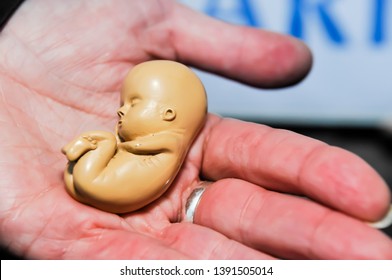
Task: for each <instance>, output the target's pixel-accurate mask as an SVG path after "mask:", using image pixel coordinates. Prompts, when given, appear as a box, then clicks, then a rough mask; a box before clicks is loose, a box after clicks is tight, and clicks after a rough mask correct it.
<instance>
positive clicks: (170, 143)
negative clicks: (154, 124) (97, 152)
mask: <svg viewBox="0 0 392 280" xmlns="http://www.w3.org/2000/svg"><path fill="white" fill-rule="evenodd" d="M178 145H179V135H178V134H176V133H171V132H161V133H158V134H154V135H149V136H143V137H139V138H137V139H135V140H132V141H128V142H123V143H120V144H119V148H120V149H124V150H126V151H128V152H130V153H133V154H140V155H147V154H158V153H163V152H170V151H174V150H175V149H176V147H177V146H178Z"/></svg>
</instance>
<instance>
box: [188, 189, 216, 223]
mask: <svg viewBox="0 0 392 280" xmlns="http://www.w3.org/2000/svg"><path fill="white" fill-rule="evenodd" d="M209 184H210V183H208V182H202V183H201V184H200V187H198V188H196V189H194V190H193V191H192V193H191V194H190V195H189V197H188V199H187V201H186V204H185V218H184V221H185V222H189V223H193V219H194V216H195V212H196V208H197V206H198V205H199V202H200V200H201V197H202V195H203V193H204V191H205V190H206V188H207V186H208V185H209Z"/></svg>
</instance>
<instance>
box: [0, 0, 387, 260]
mask: <svg viewBox="0 0 392 280" xmlns="http://www.w3.org/2000/svg"><path fill="white" fill-rule="evenodd" d="M206 26H208V29H206V28H205V27H206ZM224 30H227V31H224ZM238 38H242V39H241V40H239V39H238ZM245 43H246V45H247V46H245V45H244V44H245ZM258 45H260V46H261V47H259V48H258V49H257V51H255V50H254V47H255V46H258ZM227 46H230V48H227ZM252 49H253V51H251V50H252ZM223 50H224V51H225V53H223ZM0 53H1V54H4V57H2V59H1V61H0V92H1V95H2V98H1V99H0V108H1V110H0V120H1V131H2V132H1V135H0V142H1V147H0V154H1V155H2V156H1V160H0V176H1V178H2V179H1V182H0V197H1V206H0V222H1V243H2V244H3V245H4V246H6V247H8V248H9V249H10V250H12V251H15V252H17V253H18V254H20V255H23V256H25V257H28V258H153V259H157V258H177V259H178V258H237V259H238V258H269V257H270V256H275V257H285V258H290V257H301V258H336V257H354V258H355V257H391V255H390V253H388V252H392V250H390V249H391V248H392V245H391V241H390V240H389V239H388V238H387V237H385V236H383V235H382V234H381V233H379V232H377V231H376V230H373V229H371V228H369V227H367V226H366V225H364V224H363V223H362V222H360V221H358V220H356V219H355V218H359V219H363V220H374V219H377V218H379V217H380V216H381V215H382V214H383V213H384V212H385V209H386V206H387V204H388V202H389V194H388V192H387V187H386V186H385V184H384V183H383V182H382V180H381V178H379V177H378V175H377V174H376V173H375V172H374V171H372V170H371V169H370V168H369V167H368V166H367V165H366V164H365V163H364V162H362V161H361V160H359V159H358V158H356V157H355V156H353V155H351V154H349V153H346V152H344V151H341V150H338V149H336V148H331V147H328V146H327V145H325V144H323V143H320V142H318V141H315V140H312V139H308V138H305V137H302V136H299V135H296V134H294V133H290V132H287V131H280V130H273V129H271V128H268V127H264V126H259V125H254V124H249V123H242V122H239V121H234V120H222V119H220V118H218V117H216V116H212V115H211V116H209V119H208V121H207V124H206V126H205V128H204V130H203V131H202V132H201V134H200V135H199V137H198V138H197V139H196V141H195V143H194V145H193V147H192V149H191V150H190V152H189V154H188V157H187V160H186V162H185V165H184V167H183V168H182V170H181V171H180V174H179V175H178V177H177V179H176V180H175V182H174V183H173V185H172V186H171V187H170V189H169V190H168V192H167V193H166V194H165V195H164V196H163V197H161V198H160V199H158V200H157V201H155V202H154V203H152V204H151V205H149V206H148V207H145V208H143V209H142V210H140V211H137V212H135V213H131V214H127V215H123V216H118V215H114V214H109V213H105V212H102V211H100V210H97V209H95V208H92V207H89V206H86V205H83V204H80V203H78V202H76V201H75V200H73V199H72V198H71V197H70V196H69V195H68V194H67V193H66V191H65V188H64V182H63V179H62V173H63V170H64V167H65V164H66V159H65V157H64V156H63V155H62V154H61V152H60V151H61V147H62V146H63V145H64V144H66V143H67V142H68V141H69V140H71V139H72V138H73V137H74V136H76V135H78V134H80V133H81V132H83V131H86V130H93V129H103V130H108V131H113V129H114V125H115V122H116V117H115V112H116V109H117V108H118V104H119V94H118V93H119V90H120V87H121V83H122V79H123V78H124V76H125V74H126V73H127V72H128V71H129V69H131V68H132V66H133V65H135V64H137V63H140V62H142V61H146V60H150V59H160V58H161V59H172V60H179V61H181V62H184V63H188V64H190V65H194V66H198V67H200V68H203V69H205V70H209V71H213V72H215V73H218V74H222V75H225V76H228V77H233V78H236V79H238V80H240V81H242V82H246V83H249V84H252V85H257V86H265V87H276V86H284V85H288V84H292V83H295V82H296V81H298V80H299V79H301V77H303V76H304V75H305V74H306V72H307V71H308V69H309V66H310V56H309V53H308V51H307V49H306V48H305V47H304V46H303V45H301V44H300V43H298V42H296V41H294V40H292V39H290V38H287V37H283V36H279V35H275V34H272V33H267V32H263V31H256V30H251V29H247V28H240V27H235V26H231V27H229V26H226V25H225V24H223V23H219V22H215V21H213V20H211V19H208V18H206V17H204V16H202V15H199V14H196V13H194V12H192V11H190V10H187V9H186V8H184V7H182V6H179V5H178V4H176V3H175V2H172V1H125V0H123V1H121V0H119V1H99V0H96V1H67V2H64V1H45V0H36V1H26V2H25V3H24V4H23V5H22V6H21V7H20V9H19V10H18V11H17V13H16V14H15V15H14V16H13V18H12V19H11V21H10V22H9V23H8V24H7V26H6V28H5V29H4V30H3V32H2V34H1V37H0ZM266 58H268V59H266ZM264 61H266V62H264ZM240 141H241V142H240ZM238 143H241V144H238ZM245 145H247V146H245ZM278 148H279V149H278ZM269 151H273V152H271V153H270V152H269ZM294 152H295V153H296V154H295V156H294ZM258 156H260V160H255V159H254V157H258ZM250 159H252V161H251V160H250ZM280 162H281V163H280ZM339 165H340V166H350V167H351V169H349V170H348V169H347V170H344V171H341V172H337V171H336V170H338V168H339ZM321 167H323V168H321ZM277 170H279V172H277ZM333 174H334V175H333ZM353 175H355V176H356V178H357V180H355V181H354V182H353V181H351V182H346V181H345V180H346V179H347V178H348V177H350V176H353ZM200 177H202V178H203V179H205V180H211V181H214V182H215V183H214V184H213V185H212V187H211V188H210V189H209V190H208V191H206V193H205V197H204V196H203V200H202V202H201V204H200V206H199V207H200V211H199V210H198V213H197V215H196V217H195V223H197V224H199V225H197V224H191V223H184V222H182V220H183V211H184V204H185V202H186V199H187V197H188V196H189V194H190V193H191V191H192V190H193V189H194V188H195V187H197V185H198V183H199V180H200V179H199V178H200ZM227 178H233V179H227ZM234 178H236V179H234ZM350 178H351V177H350ZM343 182H344V183H343ZM318 184H323V186H321V185H318ZM260 186H262V187H264V188H262V187H260ZM370 186H372V187H373V189H371V187H370ZM267 189H269V190H267ZM273 190H277V191H279V192H288V193H296V194H302V195H307V196H309V197H312V198H313V199H315V200H317V201H321V202H322V203H323V204H325V205H329V206H330V207H331V208H334V209H336V210H338V211H333V210H330V209H329V208H325V207H324V206H321V205H319V204H316V203H314V202H311V201H309V200H303V199H300V198H297V197H294V196H290V195H283V194H279V193H274V192H273ZM336 197H338V199H336ZM266 201H269V202H270V204H269V205H268V206H267V205H265V204H266ZM267 204H268V203H267ZM258 206H260V207H258ZM259 208H260V209H263V211H266V212H265V213H267V211H270V212H271V214H270V217H269V220H266V218H265V217H264V216H265V215H266V214H265V213H264V214H262V215H261V213H260V211H261V210H260V209H259ZM233 209H238V210H233ZM267 209H269V210H267ZM285 209H286V210H285ZM287 209H290V211H287ZM224 210H225V211H224ZM229 210H230V211H231V212H230V211H229ZM219 211H221V212H222V213H219ZM344 213H345V214H344ZM237 216H238V219H235V218H236V217H237ZM244 217H245V218H244ZM330 217H331V218H330ZM332 217H333V219H332ZM353 217H355V218H353ZM230 218H232V220H231V219H230ZM248 218H249V220H248ZM274 218H279V219H281V222H280V224H275V225H274V226H273V230H274V234H272V232H268V230H265V229H262V228H260V227H257V228H255V225H254V224H253V225H252V224H251V223H259V224H260V225H262V224H263V223H271V220H272V219H274ZM263 219H264V220H263ZM293 219H294V220H295V222H294V223H293V221H292V220H293ZM298 219H300V220H301V221H298ZM229 220H231V221H229ZM290 221H291V222H290ZM336 221H337V222H336ZM298 223H299V224H300V225H301V227H300V228H301V229H297V227H294V224H296V225H298ZM330 225H335V226H336V225H338V226H339V229H337V230H335V232H331V230H327V228H329V226H330ZM336 227H337V226H336ZM294 228H296V229H294ZM353 228H354V229H355V228H357V229H358V230H357V231H356V232H357V234H356V235H355V234H354V237H353V236H351V239H350V241H349V244H350V246H352V247H355V246H356V245H357V244H361V243H362V242H363V241H364V240H371V242H369V245H367V246H366V248H365V249H363V248H361V249H355V250H354V249H353V250H351V251H348V250H344V249H339V248H332V250H329V251H328V250H327V249H328V248H330V246H331V244H332V243H331V242H330V243H328V242H325V241H323V240H324V237H325V238H326V237H328V238H331V237H332V238H335V239H336V242H343V241H346V240H345V237H344V236H342V233H343V232H344V231H347V230H352V229H353ZM287 230H290V231H293V233H292V235H293V236H294V237H293V238H292V240H290V239H289V240H287V238H284V236H283V233H285V232H286V231H287ZM250 232H252V234H253V235H252V234H250ZM346 239H347V237H346ZM388 250H389V251H388ZM388 254H389V255H388Z"/></svg>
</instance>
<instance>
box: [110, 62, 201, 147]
mask: <svg viewBox="0 0 392 280" xmlns="http://www.w3.org/2000/svg"><path fill="white" fill-rule="evenodd" d="M206 112H207V99H206V94H205V90H204V87H203V85H202V83H201V81H200V80H199V78H198V77H197V76H196V75H195V74H194V73H193V72H192V71H191V70H190V69H189V68H188V67H186V66H185V65H183V64H181V63H177V62H174V61H167V60H156V61H149V62H144V63H141V64H138V65H136V66H135V67H134V68H133V69H132V70H131V71H130V72H129V73H128V75H127V76H126V78H125V80H124V84H123V87H122V91H121V108H120V109H119V110H118V115H119V118H120V119H119V123H118V127H117V131H118V134H119V137H120V139H121V140H124V141H130V140H133V139H134V138H135V137H138V136H147V135H150V134H154V133H158V132H161V131H165V130H173V129H179V130H183V131H184V134H185V136H189V138H193V137H194V136H195V134H196V133H197V132H198V130H199V129H200V127H201V126H202V125H203V123H204V119H205V116H206Z"/></svg>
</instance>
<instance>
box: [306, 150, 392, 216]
mask: <svg viewBox="0 0 392 280" xmlns="http://www.w3.org/2000/svg"><path fill="white" fill-rule="evenodd" d="M306 165H307V167H305V168H304V169H303V170H305V169H306V171H304V174H303V178H307V179H306V180H305V181H304V182H303V183H305V184H306V185H308V187H307V190H306V192H307V193H308V195H309V196H310V197H313V198H316V199H317V200H319V201H321V202H323V203H325V204H327V205H330V206H331V207H333V208H336V209H338V210H340V211H343V212H345V213H347V214H349V215H351V216H353V217H356V218H359V219H362V220H364V221H368V222H374V221H377V220H380V219H381V218H382V217H384V216H385V215H386V213H387V212H388V210H389V205H390V201H391V194H390V190H389V188H388V185H387V184H386V183H385V181H384V180H383V178H382V177H381V176H380V175H379V174H378V173H377V172H376V171H375V170H374V169H373V168H372V167H371V166H370V165H369V164H368V163H367V162H365V161H364V160H363V159H362V158H360V157H359V156H357V155H355V154H353V153H351V152H349V151H345V150H343V149H341V148H337V147H330V146H325V147H324V148H323V149H322V150H319V151H318V152H317V153H314V154H313V156H312V157H310V158H309V159H308V161H307V164H306ZM305 173H306V174H305Z"/></svg>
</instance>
